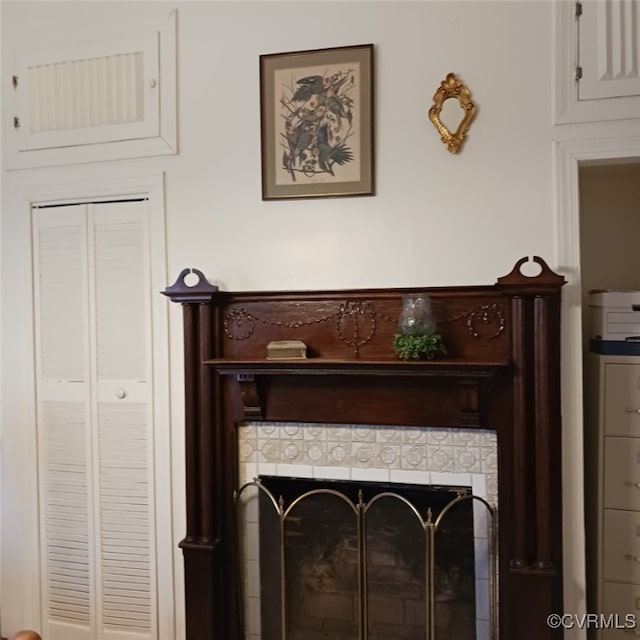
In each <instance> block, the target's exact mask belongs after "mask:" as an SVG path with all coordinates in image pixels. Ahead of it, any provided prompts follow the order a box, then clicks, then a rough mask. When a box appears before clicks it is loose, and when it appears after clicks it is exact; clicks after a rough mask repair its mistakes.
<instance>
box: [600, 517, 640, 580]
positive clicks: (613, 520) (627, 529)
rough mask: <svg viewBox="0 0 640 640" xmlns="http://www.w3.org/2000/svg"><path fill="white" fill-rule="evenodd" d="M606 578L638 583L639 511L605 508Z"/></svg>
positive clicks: (604, 571)
mask: <svg viewBox="0 0 640 640" xmlns="http://www.w3.org/2000/svg"><path fill="white" fill-rule="evenodd" d="M602 568H603V575H604V579H605V580H613V581H616V582H626V583H632V584H639V585H640V513H636V512H635V511H615V510H612V509H605V510H604V536H603V567H602Z"/></svg>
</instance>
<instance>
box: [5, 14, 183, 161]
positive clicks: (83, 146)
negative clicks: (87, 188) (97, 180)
mask: <svg viewBox="0 0 640 640" xmlns="http://www.w3.org/2000/svg"><path fill="white" fill-rule="evenodd" d="M175 29H176V20H175V12H174V13H172V14H171V16H170V18H169V20H168V21H167V23H166V24H165V25H164V26H163V27H162V28H161V29H159V30H158V31H155V32H150V33H142V34H139V35H128V36H122V37H114V38H110V39H105V40H100V41H90V42H85V43H80V44H64V45H60V46H57V47H50V48H44V49H39V50H32V51H19V52H16V53H15V62H14V66H13V68H14V72H13V76H12V78H11V84H12V92H13V110H14V111H13V114H12V118H11V124H12V127H11V130H10V131H9V132H8V136H7V142H8V143H9V144H8V147H9V154H8V157H7V165H8V167H9V168H11V169H19V168H27V167H35V166H47V165H54V164H73V163H77V162H91V161H96V160H115V159H120V158H129V157H140V156H150V155H164V154H169V153H175V152H176V150H177V144H176V78H175V76H176V51H175V39H176V38H175V36H176V34H175ZM79 150H80V153H79Z"/></svg>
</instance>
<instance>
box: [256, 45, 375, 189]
mask: <svg viewBox="0 0 640 640" xmlns="http://www.w3.org/2000/svg"><path fill="white" fill-rule="evenodd" d="M260 125H261V143H262V145H261V146H262V149H261V156H262V199H263V200H279V199H287V198H318V197H336V196H364V195H373V194H374V141H373V45H372V44H364V45H354V46H348V47H335V48H330V49H317V50H311V51H295V52H290V53H277V54H268V55H261V56H260Z"/></svg>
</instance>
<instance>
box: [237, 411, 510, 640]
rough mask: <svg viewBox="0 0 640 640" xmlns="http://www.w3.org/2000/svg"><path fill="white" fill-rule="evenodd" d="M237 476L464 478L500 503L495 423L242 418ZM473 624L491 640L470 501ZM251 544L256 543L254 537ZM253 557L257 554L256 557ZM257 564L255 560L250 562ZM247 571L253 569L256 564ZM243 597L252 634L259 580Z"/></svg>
mask: <svg viewBox="0 0 640 640" xmlns="http://www.w3.org/2000/svg"><path fill="white" fill-rule="evenodd" d="M238 455H239V480H240V484H244V483H245V482H250V481H251V480H253V479H254V478H257V477H258V476H261V475H262V476H267V475H268V476H288V477H296V478H313V479H327V480H347V481H348V480H354V481H365V482H367V481H368V482H398V483H405V484H415V485H440V486H467V487H471V491H472V494H473V495H474V496H478V497H480V498H484V499H485V500H487V501H488V502H489V503H490V504H492V505H495V506H497V499H498V463H497V437H496V433H495V431H488V430H478V429H462V428H437V429H434V428H422V427H401V426H392V427H391V426H380V425H367V426H362V425H345V424H306V423H305V424H300V423H289V422H286V423H279V422H269V423H264V422H261V423H256V424H254V423H244V424H241V425H239V428H238ZM474 512H475V514H476V517H475V518H474V529H475V543H474V544H475V549H476V552H475V555H476V631H477V635H476V637H477V640H488V639H489V638H490V631H489V596H488V594H489V593H490V590H489V580H488V578H489V570H488V543H487V527H486V510H485V509H484V507H482V506H481V505H480V504H479V503H475V505H474ZM250 546H251V547H254V548H255V546H254V545H251V544H250ZM253 561H254V562H256V563H257V558H254V559H253ZM250 562H251V560H250ZM255 570H257V566H256V567H255ZM250 573H251V574H253V575H257V573H255V571H250ZM248 590H249V593H248V594H246V595H248V600H247V601H245V602H246V605H247V608H248V611H247V614H248V615H247V621H248V626H249V636H248V637H249V638H250V640H259V639H260V623H259V618H260V616H259V610H260V608H259V607H260V604H259V586H257V585H254V586H253V587H252V586H251V585H248Z"/></svg>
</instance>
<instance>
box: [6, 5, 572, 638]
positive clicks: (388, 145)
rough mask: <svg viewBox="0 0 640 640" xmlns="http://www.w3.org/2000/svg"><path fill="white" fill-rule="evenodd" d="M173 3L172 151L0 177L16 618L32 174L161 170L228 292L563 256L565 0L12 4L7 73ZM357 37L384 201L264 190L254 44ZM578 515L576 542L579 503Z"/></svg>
mask: <svg viewBox="0 0 640 640" xmlns="http://www.w3.org/2000/svg"><path fill="white" fill-rule="evenodd" d="M176 7H177V8H178V52H179V60H178V86H179V145H180V154H179V155H178V156H176V157H162V158H155V159H147V160H129V161H122V162H109V163H101V164H96V165H94V166H87V165H82V164H79V165H76V166H73V167H59V168H51V169H37V170H27V171H21V172H11V173H3V176H2V181H3V187H4V192H5V193H4V195H3V205H2V224H3V228H2V239H3V245H2V278H3V280H2V286H3V299H2V305H3V317H4V318H5V322H4V326H3V335H2V341H3V345H4V347H5V353H4V360H3V363H2V369H3V371H11V376H10V377H9V376H7V377H6V378H5V380H4V387H3V394H4V395H3V401H4V406H3V416H2V428H3V433H4V437H5V445H6V447H5V449H6V451H5V453H6V456H5V460H7V459H8V460H11V461H13V462H12V464H9V465H7V466H6V468H5V469H4V473H5V475H4V479H3V481H4V484H5V487H6V488H7V494H11V495H14V496H20V497H21V501H22V504H23V505H26V508H25V509H22V508H21V506H20V504H19V502H20V501H17V502H12V501H9V502H8V503H7V504H6V505H5V511H4V513H3V514H2V523H3V538H4V540H3V544H4V547H3V556H2V558H3V579H4V585H3V587H4V588H3V592H2V594H1V596H2V601H3V602H7V599H10V602H11V604H12V609H13V610H12V611H11V612H7V611H5V612H3V615H5V617H6V619H7V622H6V623H4V624H6V625H7V626H8V627H10V626H11V625H14V624H15V625H20V626H22V625H27V624H32V625H36V626H37V624H38V617H37V616H38V614H37V610H35V609H34V607H33V605H32V604H31V603H30V600H29V596H30V594H31V591H32V589H33V588H34V585H35V584H36V581H37V577H35V578H34V576H33V567H34V561H33V558H34V557H36V556H35V555H34V554H33V552H34V549H35V552H36V555H37V544H36V540H35V537H34V536H33V535H27V536H26V537H25V535H24V530H21V529H20V528H21V527H23V526H24V527H27V528H28V527H33V525H34V524H35V522H34V521H33V517H34V513H35V509H34V507H33V501H34V499H35V485H34V483H33V481H31V480H30V478H31V476H32V475H33V469H34V465H35V453H34V451H33V441H34V439H33V435H32V434H33V430H34V425H33V409H32V403H33V367H32V346H31V343H30V340H31V334H30V330H29V327H30V295H31V294H30V286H31V285H30V262H29V255H28V251H29V224H28V210H26V209H25V208H24V207H23V206H22V204H21V203H23V202H24V199H21V197H20V191H21V189H23V188H24V185H29V184H41V183H45V184H56V183H58V182H69V181H75V182H80V183H82V182H85V181H86V182H89V181H92V180H97V179H102V178H107V177H112V176H122V175H157V174H159V173H160V172H165V175H166V182H165V187H166V212H167V213H166V216H167V238H168V241H167V243H168V246H167V251H168V264H169V274H170V275H169V281H173V279H174V278H175V276H176V275H177V274H178V272H179V271H180V270H181V269H182V268H183V267H185V266H193V267H198V268H200V269H202V270H203V271H204V272H205V273H206V274H207V275H208V276H209V277H210V278H211V279H215V280H217V281H219V282H220V283H221V284H222V285H223V286H224V287H225V288H228V289H269V288H279V289H280V288H281V289H289V288H304V289H311V288H318V287H322V288H338V287H339V288H344V287H359V286H366V287H385V286H410V285H457V284H460V285H462V284H486V283H492V282H494V281H495V279H496V277H498V276H500V275H503V274H505V273H507V272H508V271H510V269H511V267H512V265H513V263H514V262H515V261H516V260H517V259H518V258H520V257H522V256H524V255H532V254H537V255H540V256H543V257H544V258H546V259H548V261H549V263H550V265H551V266H552V267H554V266H555V265H554V261H555V249H556V240H557V238H556V219H555V212H554V192H553V183H554V166H553V141H554V139H555V137H554V136H555V134H554V130H553V127H552V113H551V107H552V102H551V97H552V88H553V74H552V50H553V42H552V40H553V34H552V18H553V3H552V2H550V1H539V0H538V1H531V2H527V1H516V0H514V1H511V2H503V1H498V2H485V1H478V0H469V1H463V0H461V1H457V2H452V1H450V0H448V1H443V2H406V3H404V2H394V1H392V2H335V3H331V2H282V3H276V2H256V3H248V2H194V3H186V2H175V3H153V2H142V3H127V2H110V3H102V2H84V3H83V2H80V3H59V2H53V3H46V2H45V3H38V4H36V3H31V2H15V3H7V2H3V3H2V11H3V16H2V29H3V32H2V41H3V65H4V68H3V75H4V82H3V86H4V87H8V86H9V85H8V83H7V82H6V78H7V74H9V73H10V66H9V57H8V56H7V55H6V53H7V51H10V50H21V49H25V50H26V49H31V48H34V47H35V46H46V45H53V44H58V43H62V42H67V41H70V42H73V41H79V40H88V39H94V38H103V37H106V36H109V35H116V34H120V33H122V32H126V31H134V32H135V31H139V30H144V29H145V28H147V27H149V26H151V27H153V28H155V27H157V26H158V25H160V24H162V22H163V21H164V20H165V19H166V16H167V15H168V14H169V12H170V11H171V10H172V9H174V8H176ZM362 43H374V45H375V58H376V59H375V78H376V89H375V109H376V114H375V121H376V129H375V139H376V146H377V150H376V151H377V160H376V176H377V195H376V196H375V197H360V198H341V199H318V200H300V201H272V202H262V201H261V198H260V193H261V190H260V144H259V139H260V130H259V122H260V119H259V85H258V56H259V55H260V54H263V53H275V52H284V51H295V50H302V49H314V48H322V47H331V46H340V45H351V44H362ZM448 72H455V73H457V74H458V75H459V76H460V77H461V78H462V80H463V81H464V82H465V83H466V84H467V85H468V87H469V88H470V90H471V93H472V97H473V99H474V101H475V102H476V104H477V105H478V114H477V117H476V120H475V122H474V123H473V125H472V127H471V130H470V132H469V136H468V139H467V142H466V145H465V147H464V149H463V150H462V152H461V154H459V155H457V156H454V155H451V154H449V153H448V152H447V151H446V149H445V147H444V145H443V144H442V143H441V142H440V140H439V137H438V135H437V133H436V131H435V129H434V128H433V126H432V125H431V123H430V122H429V120H428V118H427V110H428V108H429V107H430V106H431V103H432V97H433V94H434V92H435V90H436V89H437V87H438V85H439V83H440V81H441V80H442V79H443V78H444V77H445V75H446V74H447V73H448ZM5 94H6V90H5ZM5 106H6V104H5ZM3 120H4V121H7V118H6V117H4V118H3ZM572 135H573V134H572ZM78 160H79V162H82V156H81V154H79V156H78ZM170 313H171V344H170V352H171V361H172V391H171V396H172V407H173V409H172V418H173V429H174V440H173V444H174V461H175V470H174V471H175V473H174V478H175V479H176V484H175V487H176V489H175V496H176V497H175V507H176V532H177V533H178V535H179V534H180V532H181V531H182V522H183V510H184V498H183V495H182V488H183V480H182V477H183V476H182V471H183V467H182V458H183V442H182V437H181V430H182V417H183V416H182V407H183V401H182V369H181V362H182V338H181V316H180V310H179V309H178V308H177V307H175V306H173V308H172V309H171V311H170ZM30 403H31V404H30ZM569 444H571V443H569ZM565 446H566V443H565ZM16 456H18V457H16ZM18 461H20V462H18ZM568 498H569V499H570V498H571V496H568ZM16 499H17V498H16ZM22 513H24V514H26V515H20V514H22ZM567 514H568V515H567V516H566V517H568V518H570V525H571V526H570V527H569V530H570V531H572V532H573V531H577V533H578V537H579V535H580V531H581V529H582V524H581V508H580V502H578V506H577V507H573V508H568V510H567ZM34 545H35V547H34ZM577 546H578V548H579V547H580V540H579V539H578V541H577ZM577 555H578V557H577V558H576V557H572V558H570V559H569V560H568V564H567V566H566V567H565V570H566V572H567V575H568V576H569V578H568V580H567V583H568V584H569V587H568V588H569V590H570V595H569V598H568V603H569V604H568V606H569V607H571V606H572V605H574V606H575V603H576V602H578V603H579V601H580V597H581V596H580V594H581V593H582V591H583V586H584V578H583V566H582V563H581V560H580V557H579V553H578V554H577ZM27 557H29V558H31V559H30V560H27ZM176 566H177V571H179V566H180V557H179V555H178V552H177V551H176ZM25 568H26V569H27V574H26V576H22V577H20V576H19V575H18V574H19V572H20V571H21V570H23V569H25ZM13 579H16V580H17V583H16V584H17V585H18V586H17V587H16V591H15V592H13V593H14V595H12V594H10V593H9V592H8V591H7V585H8V584H9V582H10V581H11V580H13ZM15 594H21V597H18V596H16V595H15ZM567 610H568V611H571V610H572V609H571V608H569V609H567ZM178 622H180V619H179V620H178ZM178 626H179V627H180V624H179V625H178ZM3 630H5V631H10V630H11V629H10V628H7V629H3ZM178 637H180V636H179V634H178Z"/></svg>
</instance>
